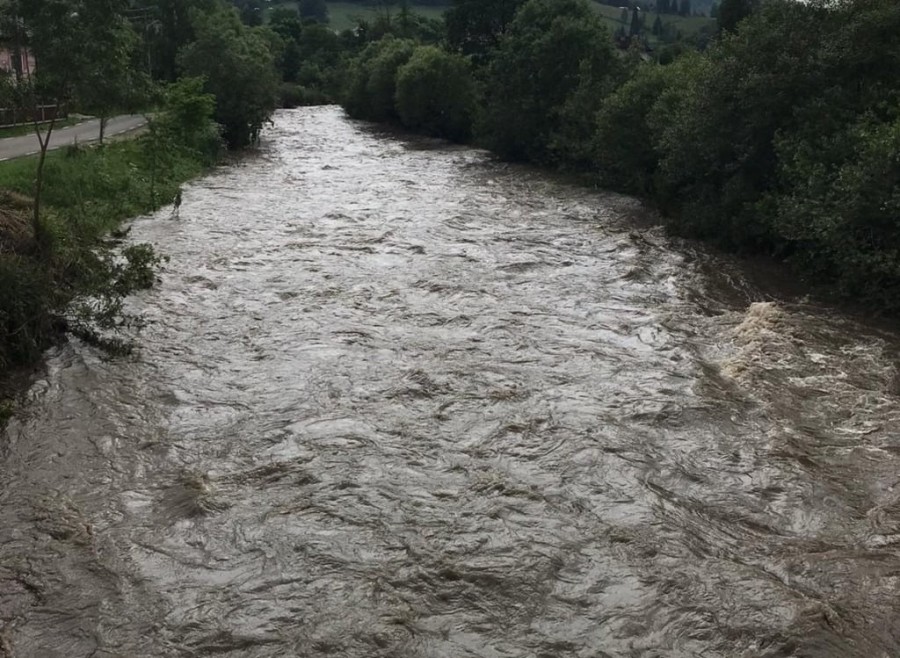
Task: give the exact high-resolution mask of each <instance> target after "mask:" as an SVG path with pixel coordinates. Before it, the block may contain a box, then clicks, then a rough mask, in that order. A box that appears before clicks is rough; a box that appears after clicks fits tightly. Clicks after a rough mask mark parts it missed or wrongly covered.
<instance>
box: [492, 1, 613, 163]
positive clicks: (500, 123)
mask: <svg viewBox="0 0 900 658" xmlns="http://www.w3.org/2000/svg"><path fill="white" fill-rule="evenodd" d="M616 68H617V64H616V62H615V59H614V56H613V53H612V45H611V40H610V37H609V34H608V32H607V31H606V28H605V27H604V26H603V24H602V22H601V21H600V19H599V18H598V16H597V14H596V12H595V11H594V10H593V9H591V7H590V6H589V5H588V4H587V2H585V1H584V0H529V2H527V3H526V4H525V5H523V6H522V8H521V9H519V11H518V13H517V14H516V17H515V19H514V20H513V22H512V24H511V25H510V27H509V30H508V32H507V33H506V34H505V36H504V37H503V38H502V40H501V42H500V47H499V49H498V50H497V51H496V56H495V57H494V59H493V61H492V63H491V65H490V68H489V72H488V80H487V86H486V90H485V96H486V98H485V108H484V120H483V122H482V124H481V126H480V129H479V133H480V135H481V137H482V139H483V141H484V142H485V144H486V145H487V146H488V147H489V148H491V149H493V150H494V151H496V152H497V153H499V154H500V155H501V156H503V157H505V158H508V159H514V160H530V161H533V162H539V163H540V162H544V163H556V164H558V163H559V162H560V160H561V158H565V155H564V154H565V152H566V151H567V149H568V147H569V146H573V147H574V146H575V142H579V141H580V142H582V143H584V142H587V141H589V139H590V134H591V133H592V130H593V125H592V123H593V122H592V120H591V115H592V110H595V109H596V105H597V104H598V103H599V100H600V97H601V96H602V93H603V92H604V89H605V88H606V86H607V84H608V83H609V82H610V81H611V74H612V72H613V71H614V70H616ZM586 101H587V102H586ZM573 123H574V125H575V126H577V130H575V131H573V130H571V126H572V124H573Z"/></svg>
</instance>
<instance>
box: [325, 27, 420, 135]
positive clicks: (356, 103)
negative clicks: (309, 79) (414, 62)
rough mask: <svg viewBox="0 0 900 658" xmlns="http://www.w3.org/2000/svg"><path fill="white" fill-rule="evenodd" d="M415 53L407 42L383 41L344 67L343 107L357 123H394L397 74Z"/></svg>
mask: <svg viewBox="0 0 900 658" xmlns="http://www.w3.org/2000/svg"><path fill="white" fill-rule="evenodd" d="M415 49H416V45H415V42H413V41H411V40H408V39H395V38H393V37H387V38H385V39H382V40H380V41H375V42H373V43H370V44H369V45H368V46H366V47H365V48H364V49H363V51H362V52H361V53H360V54H359V55H358V56H357V57H356V58H354V59H353V61H352V62H351V63H350V65H349V66H348V67H347V84H346V88H345V89H344V93H343V105H344V108H345V109H346V110H347V113H348V114H349V115H350V116H352V117H354V118H357V119H368V120H371V121H395V120H396V119H397V110H396V106H395V95H396V91H397V83H396V81H397V71H398V69H399V68H400V67H401V66H403V65H404V64H406V63H407V62H408V61H409V59H410V57H412V55H413V52H414V51H415Z"/></svg>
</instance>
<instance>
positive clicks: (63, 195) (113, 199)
mask: <svg viewBox="0 0 900 658" xmlns="http://www.w3.org/2000/svg"><path fill="white" fill-rule="evenodd" d="M143 144H144V142H143V140H140V139H138V140H128V141H121V142H115V143H111V144H108V145H107V146H104V147H80V148H77V149H73V148H71V147H70V148H63V149H59V150H56V151H50V152H49V153H48V154H47V161H46V164H45V165H44V190H43V203H44V204H45V205H46V207H47V209H48V210H51V211H52V212H53V213H54V214H56V215H59V216H60V217H62V218H63V219H64V220H65V221H68V222H77V223H78V225H79V226H80V227H81V228H82V229H83V230H86V231H88V233H89V236H88V237H91V236H96V235H100V234H101V233H104V232H106V231H108V230H110V229H111V228H114V227H115V226H116V225H117V224H118V223H119V222H121V221H122V220H124V219H127V218H129V217H133V216H135V215H139V214H142V213H145V212H148V211H150V210H153V209H155V208H156V207H157V206H158V205H160V204H162V203H166V202H168V201H169V200H171V199H172V197H173V196H174V195H175V192H176V191H177V189H178V185H179V184H180V183H181V182H183V181H186V180H189V179H191V178H193V177H195V176H198V175H199V174H200V173H201V172H202V171H203V165H202V164H201V163H199V162H197V161H195V160H192V159H189V158H186V157H174V158H171V159H170V160H169V161H167V162H166V166H165V171H160V172H159V175H158V176H157V177H154V176H152V175H151V172H150V169H149V165H148V162H147V153H146V149H145V148H144V146H143ZM36 165H37V158H36V156H32V157H28V158H18V159H15V160H7V161H5V162H0V189H6V190H12V191H14V192H17V193H19V194H22V195H26V196H30V195H31V194H32V192H33V181H34V175H35V168H36ZM161 169H162V168H161ZM82 237H84V236H82Z"/></svg>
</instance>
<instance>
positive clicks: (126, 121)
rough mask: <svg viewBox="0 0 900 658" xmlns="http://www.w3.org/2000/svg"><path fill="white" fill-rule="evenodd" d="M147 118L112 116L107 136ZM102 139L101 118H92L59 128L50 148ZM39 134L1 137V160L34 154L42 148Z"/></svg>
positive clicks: (127, 130) (121, 132) (138, 124)
mask: <svg viewBox="0 0 900 658" xmlns="http://www.w3.org/2000/svg"><path fill="white" fill-rule="evenodd" d="M145 123H147V120H146V119H145V118H144V116H143V115H140V114H129V115H123V116H118V117H112V118H111V119H109V121H107V122H106V137H107V138H110V137H115V136H116V135H121V134H123V133H127V132H131V131H133V130H137V129H138V128H140V127H142V126H143V125H144V124H145ZM98 139H100V120H99V119H90V120H88V121H83V122H81V123H79V124H77V125H74V126H68V127H67V128H58V129H55V130H54V131H53V135H52V136H51V137H50V150H53V149H58V148H62V147H63V146H68V145H69V144H74V143H75V142H76V141H77V142H78V143H79V144H85V143H88V142H95V141H97V140H98ZM40 148H41V147H40V144H39V143H38V138H37V135H35V134H34V133H31V134H28V135H23V136H21V137H7V138H6V139H0V161H3V160H11V159H12V158H21V157H23V156H26V155H34V154H35V153H37V152H38V151H39V150H40Z"/></svg>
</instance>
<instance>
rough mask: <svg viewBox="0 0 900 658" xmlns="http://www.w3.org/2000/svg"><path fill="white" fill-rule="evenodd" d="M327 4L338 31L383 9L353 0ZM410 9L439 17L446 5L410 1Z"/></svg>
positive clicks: (354, 24)
mask: <svg viewBox="0 0 900 658" xmlns="http://www.w3.org/2000/svg"><path fill="white" fill-rule="evenodd" d="M327 4H328V16H329V18H330V21H331V27H332V28H333V29H335V30H339V31H340V30H348V29H350V28H353V27H355V26H356V24H357V20H358V19H360V18H362V19H366V20H371V19H372V18H375V17H376V16H377V15H378V13H379V12H384V11H385V10H384V9H379V8H376V7H366V6H364V5H359V4H356V3H353V2H329V3H327ZM448 6H449V5H448ZM410 10H411V11H413V12H415V13H417V14H421V15H422V16H426V17H428V18H441V17H442V16H443V15H444V12H445V11H446V10H447V7H435V6H426V5H416V4H414V3H410ZM389 11H390V12H391V13H392V14H396V13H397V12H398V11H399V9H397V8H396V7H394V8H391V9H390V10H389Z"/></svg>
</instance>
